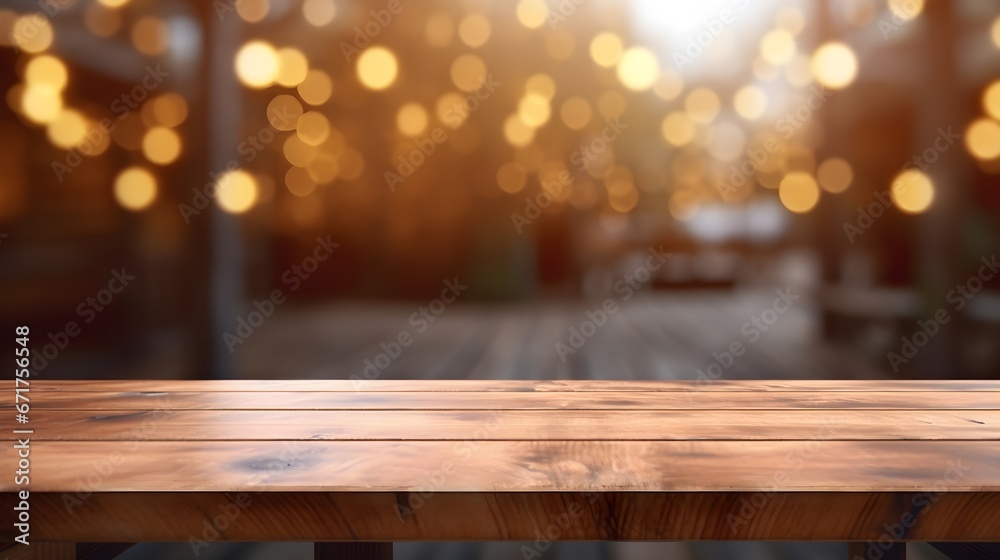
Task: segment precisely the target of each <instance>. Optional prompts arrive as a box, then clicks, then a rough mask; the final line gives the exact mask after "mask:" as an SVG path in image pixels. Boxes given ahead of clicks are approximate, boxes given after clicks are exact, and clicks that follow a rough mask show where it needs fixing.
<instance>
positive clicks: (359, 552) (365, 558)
mask: <svg viewBox="0 0 1000 560" xmlns="http://www.w3.org/2000/svg"><path fill="white" fill-rule="evenodd" d="M314 548H315V553H314V554H313V558H314V559H315V560H392V543H382V542H318V543H316V545H315V547H314Z"/></svg>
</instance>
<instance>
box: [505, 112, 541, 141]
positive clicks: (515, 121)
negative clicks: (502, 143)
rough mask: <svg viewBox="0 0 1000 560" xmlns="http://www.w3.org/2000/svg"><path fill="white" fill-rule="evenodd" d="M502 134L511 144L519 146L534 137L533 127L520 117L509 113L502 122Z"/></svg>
mask: <svg viewBox="0 0 1000 560" xmlns="http://www.w3.org/2000/svg"><path fill="white" fill-rule="evenodd" d="M503 135H504V138H506V139H507V141H508V142H510V144H511V145H512V146H516V147H519V148H520V147H524V146H527V145H528V144H530V143H531V141H532V140H534V139H535V129H533V128H531V127H530V126H528V125H527V124H526V123H525V122H524V121H522V120H521V117H519V116H517V115H511V116H509V117H507V120H505V121H504V123H503Z"/></svg>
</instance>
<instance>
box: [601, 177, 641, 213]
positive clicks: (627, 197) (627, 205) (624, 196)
mask: <svg viewBox="0 0 1000 560" xmlns="http://www.w3.org/2000/svg"><path fill="white" fill-rule="evenodd" d="M620 184H622V185H628V187H629V188H623V189H621V190H617V191H615V192H609V193H608V205H609V206H611V208H612V209H613V210H614V211H616V212H620V213H622V214H624V213H626V212H630V211H631V210H632V209H633V208H635V207H636V205H637V204H638V203H639V191H637V190H636V189H635V187H634V186H632V183H631V182H628V183H620Z"/></svg>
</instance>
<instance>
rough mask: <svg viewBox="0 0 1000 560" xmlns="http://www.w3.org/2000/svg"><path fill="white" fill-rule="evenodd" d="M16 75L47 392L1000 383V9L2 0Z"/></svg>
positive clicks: (930, 1) (4, 176) (724, 550)
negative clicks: (58, 384)
mask: <svg viewBox="0 0 1000 560" xmlns="http://www.w3.org/2000/svg"><path fill="white" fill-rule="evenodd" d="M0 60H2V66H0V91H2V92H3V95H4V99H5V102H3V103H2V104H0V142H2V144H0V145H2V146H3V149H2V150H0V262H2V266H0V294H2V295H0V322H2V323H3V327H4V329H9V328H12V327H14V326H15V325H20V324H27V325H29V326H30V327H31V329H32V335H33V336H32V342H33V343H34V344H35V348H34V349H33V352H32V355H33V356H35V361H34V362H33V363H32V366H33V376H35V377H38V378H43V379H59V378H81V377H83V378H261V379H267V378H341V379H343V378H351V377H352V376H354V377H355V378H358V377H367V378H384V379H397V378H482V379H485V378H498V379H517V378H520V379H541V378H554V379H571V378H577V379H701V380H703V381H705V382H709V381H711V380H713V379H723V378H724V379H752V378H788V379H791V378H848V379H850V378H875V379H877V378H927V379H932V378H997V377H998V376H1000V344H998V341H1000V264H998V262H997V251H998V244H1000V243H998V240H1000V5H998V4H997V3H996V2H994V1H992V0H954V1H946V0H926V1H924V0H837V1H834V0H754V1H749V0H704V1H701V2H679V1H678V2H666V1H657V0H629V1H621V0H618V1H613V0H562V1H556V0H551V1H546V0H511V1H500V0H422V1H420V2H414V1H412V0H354V1H351V2H347V1H344V0H215V1H213V2H207V1H204V2H203V1H195V0H161V1H157V2H153V1H147V0H7V1H5V2H4V3H3V4H2V7H0ZM5 332H7V331H5ZM404 335H405V336H406V337H408V338H409V339H411V340H412V343H411V344H409V345H405V346H398V345H396V346H394V341H397V340H400V337H402V336H404ZM737 343H738V344H739V348H741V349H742V350H743V351H742V352H733V350H732V349H733V348H734V345H736V344H737ZM149 546H155V545H148V546H146V547H140V548H139V549H136V551H134V553H135V554H139V555H140V556H137V558H138V557H154V556H155V557H163V558H187V557H192V553H191V550H190V548H189V547H187V546H186V545H182V546H180V547H174V548H149ZM276 546H277V547H279V548H278V549H276V548H274V547H276ZM281 546H284V547H285V548H280V547H281ZM843 546H844V545H836V544H832V545H829V546H821V545H810V546H807V545H795V544H784V545H777V544H766V543H759V544H751V545H732V546H730V545H726V544H712V543H707V544H698V545H670V544H629V545H603V544H601V545H599V544H572V545H560V546H558V547H554V548H553V549H552V550H551V551H549V552H548V553H547V555H551V556H554V557H560V558H561V557H566V558H570V557H572V558H595V559H597V558H615V559H617V558H653V557H657V558H659V557H669V558H678V559H701V558H721V557H726V558H747V559H749V558H753V559H762V560H763V559H770V558H801V557H809V558H826V557H829V558H834V557H841V556H842V555H843V550H842V548H843ZM913 548H914V547H911V555H914V554H916V555H921V554H923V556H916V557H917V558H934V556H933V552H930V551H927V550H924V549H922V548H921V549H920V550H916V551H913ZM154 551H155V553H154ZM206 554H208V553H204V552H203V554H202V556H205V555H206ZM210 554H211V555H213V556H212V557H213V558H216V557H217V558H269V557H273V555H276V554H282V555H284V556H286V557H288V558H294V557H296V554H298V555H299V556H301V557H303V558H304V557H307V556H308V554H309V548H308V547H307V546H305V545H304V546H303V547H296V545H266V546H265V545H260V546H256V547H251V546H249V545H248V546H242V547H241V546H238V545H221V544H220V545H217V546H213V547H212V550H211V551H210ZM396 554H397V558H400V557H402V558H456V559H458V558H515V557H519V554H520V551H519V547H518V546H516V545H514V544H497V545H479V544H477V545H472V544H469V545H462V544H456V545H448V546H441V545H433V546H432V545H399V546H398V547H397V552H396Z"/></svg>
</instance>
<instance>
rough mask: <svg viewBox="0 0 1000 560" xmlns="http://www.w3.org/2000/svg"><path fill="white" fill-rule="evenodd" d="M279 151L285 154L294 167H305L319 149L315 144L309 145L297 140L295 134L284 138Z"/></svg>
mask: <svg viewBox="0 0 1000 560" xmlns="http://www.w3.org/2000/svg"><path fill="white" fill-rule="evenodd" d="M281 153H283V154H284V155H285V159H286V160H288V163H290V164H292V165H294V166H295V167H305V166H306V165H309V162H311V161H312V160H313V159H315V158H316V154H317V153H319V150H317V149H316V147H315V146H310V145H309V144H306V143H305V142H303V141H302V140H299V137H298V136H297V135H291V136H289V137H288V138H286V139H285V143H284V144H283V145H282V147H281Z"/></svg>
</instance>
